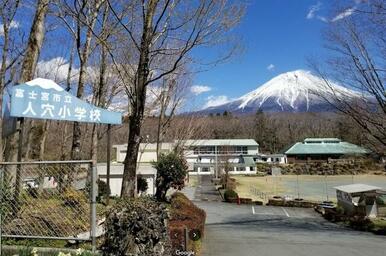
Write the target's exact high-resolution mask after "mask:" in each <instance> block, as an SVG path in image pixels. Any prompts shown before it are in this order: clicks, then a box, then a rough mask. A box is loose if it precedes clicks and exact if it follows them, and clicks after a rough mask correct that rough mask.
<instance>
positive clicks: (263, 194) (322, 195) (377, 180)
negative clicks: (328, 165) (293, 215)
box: [247, 175, 386, 202]
mask: <svg viewBox="0 0 386 256" xmlns="http://www.w3.org/2000/svg"><path fill="white" fill-rule="evenodd" d="M250 179H251V180H252V181H251V182H250V185H249V190H248V191H247V192H248V193H249V194H248V195H249V196H251V197H253V198H255V199H256V200H262V201H265V202H266V201H267V200H268V199H269V198H271V197H273V196H282V197H284V198H287V199H296V198H302V199H305V200H312V201H318V202H322V201H336V200H337V199H336V189H335V187H337V186H342V185H349V184H354V183H361V184H368V185H372V186H376V187H381V188H383V187H385V184H386V178H385V177H384V176H378V175H279V176H265V177H256V178H252V177H251V178H250ZM253 179H254V180H253Z"/></svg>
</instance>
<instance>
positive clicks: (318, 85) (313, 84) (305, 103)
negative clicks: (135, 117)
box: [199, 70, 362, 114]
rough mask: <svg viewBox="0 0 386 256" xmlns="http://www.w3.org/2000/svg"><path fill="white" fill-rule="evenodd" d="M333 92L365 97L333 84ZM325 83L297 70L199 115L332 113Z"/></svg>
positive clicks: (352, 96)
mask: <svg viewBox="0 0 386 256" xmlns="http://www.w3.org/2000/svg"><path fill="white" fill-rule="evenodd" d="M330 86H331V88H332V89H333V91H334V92H335V93H337V94H338V95H340V96H341V97H350V98H353V99H354V98H357V97H361V96H362V94H361V93H359V92H357V91H354V90H350V89H348V88H346V87H343V86H340V85H338V84H336V83H333V82H331V83H330ZM328 91H329V89H327V87H326V85H325V83H324V80H323V79H322V78H320V77H318V76H316V75H314V74H312V73H311V72H310V71H307V70H296V71H291V72H287V73H283V74H280V75H278V76H276V77H274V78H272V79H271V80H269V81H268V82H266V83H265V84H263V85H261V86H259V87H258V88H257V89H256V90H254V91H251V92H249V93H247V94H245V95H243V96H241V97H240V98H237V99H235V100H232V101H229V102H227V103H225V104H222V105H218V106H212V107H208V108H205V109H202V110H200V111H199V113H205V114H207V113H222V112H224V111H228V112H232V113H239V114H242V113H245V114H248V113H253V112H256V111H257V110H261V111H264V112H327V111H333V107H332V106H331V105H330V104H328V103H327V102H326V101H325V100H324V99H323V97H322V96H323V95H324V96H327V95H328Z"/></svg>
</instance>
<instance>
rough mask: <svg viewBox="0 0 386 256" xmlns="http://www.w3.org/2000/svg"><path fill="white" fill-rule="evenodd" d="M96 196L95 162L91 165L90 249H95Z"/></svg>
mask: <svg viewBox="0 0 386 256" xmlns="http://www.w3.org/2000/svg"><path fill="white" fill-rule="evenodd" d="M96 196H97V168H96V163H95V162H93V163H92V167H91V244H92V251H93V252H95V251H96V224H97V223H96V221H97V220H96Z"/></svg>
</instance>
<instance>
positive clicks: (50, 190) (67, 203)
mask: <svg viewBox="0 0 386 256" xmlns="http://www.w3.org/2000/svg"><path fill="white" fill-rule="evenodd" d="M95 198H96V168H95V167H93V165H92V162H91V161H41V162H13V163H0V218H1V219H0V220H1V222H0V237H2V238H3V239H4V238H29V239H62V240H86V241H88V240H89V241H92V242H93V245H94V246H95V226H96V209H95V208H96V205H95Z"/></svg>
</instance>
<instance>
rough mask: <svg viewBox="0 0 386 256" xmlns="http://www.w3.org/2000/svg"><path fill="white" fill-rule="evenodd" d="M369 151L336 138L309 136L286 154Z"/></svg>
mask: <svg viewBox="0 0 386 256" xmlns="http://www.w3.org/2000/svg"><path fill="white" fill-rule="evenodd" d="M368 153H370V151H369V150H367V149H365V148H363V147H360V146H357V145H355V144H351V143H348V142H345V141H341V140H339V139H335V138H326V139H322V138H315V139H311V138H308V139H305V140H304V141H303V142H297V143H295V144H294V145H292V147H290V148H289V149H288V150H287V151H286V152H285V154H286V155H328V154H332V155H363V154H368Z"/></svg>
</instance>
